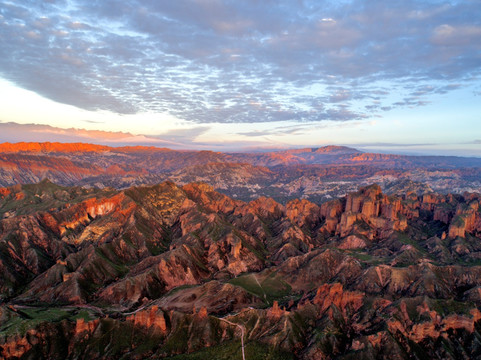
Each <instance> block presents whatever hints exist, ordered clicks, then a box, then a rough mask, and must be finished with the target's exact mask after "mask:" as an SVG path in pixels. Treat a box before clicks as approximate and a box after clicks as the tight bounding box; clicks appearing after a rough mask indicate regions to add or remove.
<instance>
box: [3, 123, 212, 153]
mask: <svg viewBox="0 0 481 360" xmlns="http://www.w3.org/2000/svg"><path fill="white" fill-rule="evenodd" d="M208 129H209V128H208V127H196V128H192V129H182V130H171V131H170V132H167V133H166V134H163V135H142V134H139V135H134V134H131V133H125V132H110V131H100V130H85V129H76V128H70V129H62V128H58V127H54V126H50V125H38V124H17V123H14V122H7V123H5V122H1V121H0V142H22V141H26V142H45V141H49V142H85V143H95V144H103V145H111V146H123V145H130V144H140V145H148V146H161V147H169V148H172V149H186V148H198V146H197V144H195V143H193V142H192V136H193V137H194V138H195V134H197V135H200V134H201V133H203V132H205V131H207V130H208Z"/></svg>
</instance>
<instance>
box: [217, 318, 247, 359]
mask: <svg viewBox="0 0 481 360" xmlns="http://www.w3.org/2000/svg"><path fill="white" fill-rule="evenodd" d="M218 319H219V320H221V321H224V322H226V323H227V324H230V325H234V326H237V327H238V328H239V329H241V334H242V335H241V344H242V360H246V357H245V353H244V334H245V327H244V325H241V324H236V323H233V322H232V321H229V320H226V319H224V318H218Z"/></svg>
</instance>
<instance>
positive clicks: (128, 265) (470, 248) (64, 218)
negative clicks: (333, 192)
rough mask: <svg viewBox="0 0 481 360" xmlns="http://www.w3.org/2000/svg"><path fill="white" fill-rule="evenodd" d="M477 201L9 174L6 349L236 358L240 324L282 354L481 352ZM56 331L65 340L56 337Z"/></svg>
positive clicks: (1, 263) (0, 311)
mask: <svg viewBox="0 0 481 360" xmlns="http://www.w3.org/2000/svg"><path fill="white" fill-rule="evenodd" d="M480 202H481V195H480V194H475V193H465V194H464V195H443V194H436V193H425V194H423V195H417V194H415V193H407V194H405V195H402V196H399V195H393V196H387V195H385V194H383V193H382V191H381V188H380V187H379V185H376V184H373V185H370V186H367V187H363V188H361V189H359V190H358V191H355V192H351V193H349V194H348V195H347V196H345V197H343V198H340V199H334V200H331V201H329V202H325V203H322V204H315V203H312V202H310V201H308V200H305V199H303V200H299V199H298V200H292V201H290V202H288V203H286V204H285V205H282V204H279V203H277V202H276V201H274V200H273V199H270V198H258V199H255V200H252V201H250V202H243V201H239V200H235V199H232V198H229V197H228V196H226V195H224V194H221V193H219V192H216V191H214V188H213V187H212V186H210V185H207V184H205V183H191V184H186V185H183V186H178V185H176V184H174V183H173V182H163V183H160V184H157V185H153V186H149V187H146V186H143V187H133V188H130V189H127V190H123V191H121V190H115V189H93V188H91V189H86V188H81V187H73V188H69V187H61V186H58V185H55V184H53V183H51V182H49V181H44V182H42V183H40V184H34V185H23V186H22V185H17V186H14V187H10V188H6V189H5V188H3V189H2V190H1V191H0V214H1V215H2V217H3V219H1V220H0V230H1V231H0V234H1V237H0V269H1V272H0V274H1V275H0V293H1V294H2V305H0V319H2V321H1V322H0V323H1V324H2V325H1V326H0V354H1V355H2V356H3V357H5V358H7V359H8V358H15V357H25V358H26V357H29V356H30V357H31V356H36V357H37V358H49V357H50V358H52V357H55V356H57V357H58V356H59V355H58V354H62V357H64V358H78V357H79V356H87V354H88V356H89V357H94V358H105V359H106V358H121V357H125V356H127V357H131V358H132V357H134V358H135V357H138V358H143V357H146V356H155V357H160V358H163V357H168V356H173V355H176V354H184V353H186V352H187V353H193V356H194V355H195V354H199V355H198V356H200V357H205V356H207V355H206V354H210V355H209V356H215V355H214V354H216V352H218V351H221V350H220V349H221V348H222V347H223V346H224V347H225V346H227V347H228V348H229V349H231V347H232V349H231V350H229V351H231V352H230V354H231V355H229V356H227V357H226V359H231V358H235V356H236V354H237V355H238V352H236V350H233V349H238V347H237V345H236V344H239V340H240V336H241V334H240V331H239V330H238V328H237V327H236V326H233V325H230V323H233V324H239V325H242V326H244V329H245V336H246V338H245V341H246V343H247V344H248V349H249V352H250V351H253V349H254V348H255V349H257V353H258V354H264V355H263V356H271V357H272V356H274V358H283V357H284V358H286V359H306V360H307V359H309V360H311V359H312V360H313V359H318V358H323V357H329V356H330V355H329V354H336V357H338V358H342V359H350V358H352V356H364V357H371V358H372V357H388V358H393V359H407V358H409V356H407V355H406V354H410V353H413V354H416V356H418V357H422V356H427V355H429V356H430V357H432V358H446V356H448V355H449V354H451V353H452V354H457V355H456V356H457V357H458V358H470V357H473V356H477V354H479V353H480V351H481V346H479V344H478V343H477V341H476V338H477V337H478V336H479V335H480V333H479V327H480V326H481V322H480V321H481V313H479V310H478V309H479V306H481V296H480V294H481V291H480V289H481V282H480V280H479V279H481V266H480V264H479V259H480V258H481V238H480V236H481V212H480V206H479V205H480ZM46 304H47V305H48V306H49V307H48V308H45V307H44V305H46ZM48 309H50V310H48ZM61 314H63V315H61ZM79 314H81V315H80V317H79ZM47 315H48V316H47ZM46 317H47V320H46ZM222 318H225V319H227V320H228V321H229V322H230V323H228V322H224V321H223V320H222ZM42 319H43V320H42ZM48 319H50V320H48ZM22 329H23V330H22ZM187 329H189V330H187ZM62 333H63V334H64V335H63V336H67V338H68V339H70V340H68V341H67V343H66V344H68V345H61V344H60V343H58V342H56V341H55V340H54V339H55V338H57V337H58V336H60V334H62ZM65 334H67V335H65ZM122 334H128V339H125V341H124V342H120V343H119V342H118V339H120V338H122V339H124V338H125V335H122ZM134 334H138V335H134ZM439 342H443V343H444V344H445V345H446V346H445V347H439V346H438V345H436V344H439ZM142 343H144V345H143V346H141V344H142ZM45 344H52V345H51V346H45ZM95 344H101V345H98V346H97V345H95ZM121 344H128V345H125V346H124V345H121ZM206 346H207V348H206ZM386 349H388V350H386ZM446 349H448V350H449V351H448V350H446ZM81 354H83V355H81ZM250 354H252V353H251V352H250ZM269 354H270V355H269ZM463 354H464V355H463ZM252 358H255V355H252Z"/></svg>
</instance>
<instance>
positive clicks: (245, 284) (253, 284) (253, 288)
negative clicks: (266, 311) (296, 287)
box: [229, 272, 292, 305]
mask: <svg viewBox="0 0 481 360" xmlns="http://www.w3.org/2000/svg"><path fill="white" fill-rule="evenodd" d="M256 276H257V280H256ZM229 282H230V283H231V284H233V285H236V286H240V287H242V288H243V289H245V290H247V291H248V292H249V293H251V294H253V295H255V296H257V297H259V298H260V299H262V300H264V301H265V302H266V303H267V304H268V305H272V303H273V302H274V300H278V301H279V300H282V299H283V298H284V297H286V296H289V295H290V294H291V292H292V288H291V286H290V285H289V284H288V283H286V282H285V281H283V280H282V279H281V277H280V276H278V275H277V272H272V273H270V274H269V275H268V276H267V277H266V276H265V275H256V274H247V275H242V276H239V277H236V278H234V279H231V280H230V281H229Z"/></svg>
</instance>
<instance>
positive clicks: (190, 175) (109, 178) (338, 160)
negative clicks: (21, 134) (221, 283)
mask: <svg viewBox="0 0 481 360" xmlns="http://www.w3.org/2000/svg"><path fill="white" fill-rule="evenodd" d="M45 178H48V179H50V180H51V181H52V182H54V183H56V184H59V185H64V186H73V185H74V186H75V185H81V186H82V185H83V186H93V187H97V188H103V187H113V188H116V189H126V188H129V187H131V186H139V185H154V184H158V183H160V182H162V181H165V180H170V181H173V182H175V183H176V184H179V185H184V184H188V183H191V182H198V181H202V182H206V183H208V184H210V185H212V186H213V187H214V189H215V190H217V191H220V192H222V193H224V194H226V195H228V196H230V197H233V198H236V199H240V200H244V201H250V200H254V199H257V198H258V197H260V196H267V197H272V198H274V199H275V200H276V201H279V202H281V203H283V204H285V203H286V202H287V201H289V200H292V199H308V200H311V201H314V202H316V203H321V202H324V201H327V200H331V199H336V198H338V197H341V196H344V195H346V194H347V193H349V192H352V191H356V190H357V189H358V188H359V187H362V186H367V185H370V184H373V183H377V184H379V185H380V186H381V188H382V190H383V191H384V192H386V193H387V194H403V193H405V192H406V191H411V190H415V191H417V193H418V194H423V193H424V192H426V191H436V192H440V193H444V194H447V193H459V194H462V193H463V192H465V191H468V192H481V159H480V158H464V157H453V156H451V157H449V156H403V155H389V154H374V153H363V152H360V151H358V150H356V149H352V148H348V147H343V146H326V147H322V148H307V149H297V150H284V151H274V152H263V153H259V152H258V153H220V152H212V151H176V150H170V149H162V148H155V147H142V146H138V147H108V146H101V145H91V144H82V143H74V144H64V143H17V144H9V143H3V144H0V186H11V185H15V184H29V183H36V182H39V181H41V180H43V179H45Z"/></svg>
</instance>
